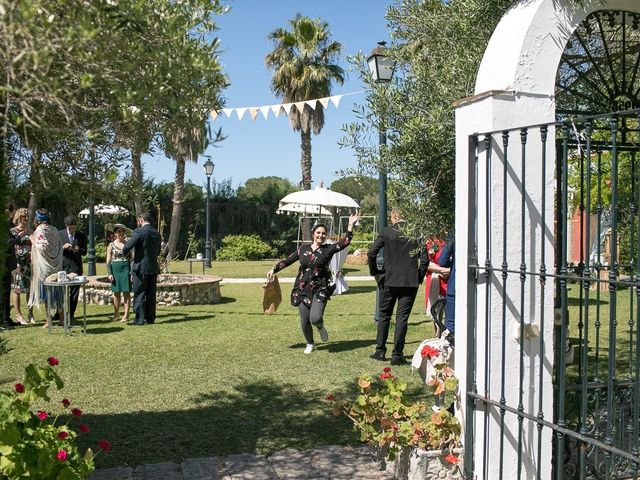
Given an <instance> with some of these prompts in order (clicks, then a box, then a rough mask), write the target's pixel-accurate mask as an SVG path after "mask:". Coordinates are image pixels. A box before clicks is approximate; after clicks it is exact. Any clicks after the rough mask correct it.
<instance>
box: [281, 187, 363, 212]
mask: <svg viewBox="0 0 640 480" xmlns="http://www.w3.org/2000/svg"><path fill="white" fill-rule="evenodd" d="M287 204H298V205H315V206H317V207H338V208H360V205H358V203H357V202H356V201H355V200H354V199H353V198H351V197H350V196H348V195H344V194H343V193H338V192H334V191H333V190H330V189H328V188H325V187H323V186H322V185H320V186H319V187H316V188H315V189H314V190H301V191H299V192H293V193H290V194H289V195H287V196H286V197H284V198H283V199H281V200H280V209H282V207H283V206H284V205H287Z"/></svg>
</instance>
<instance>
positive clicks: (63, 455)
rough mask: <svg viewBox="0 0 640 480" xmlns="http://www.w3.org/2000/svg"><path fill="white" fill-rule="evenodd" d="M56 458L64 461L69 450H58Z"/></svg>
mask: <svg viewBox="0 0 640 480" xmlns="http://www.w3.org/2000/svg"><path fill="white" fill-rule="evenodd" d="M56 458H57V459H58V460H60V461H61V462H64V461H66V460H67V452H65V451H64V450H58V454H57V455H56Z"/></svg>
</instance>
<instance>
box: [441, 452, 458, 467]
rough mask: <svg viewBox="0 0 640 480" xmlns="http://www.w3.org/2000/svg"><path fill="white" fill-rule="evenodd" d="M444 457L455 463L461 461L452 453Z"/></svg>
mask: <svg viewBox="0 0 640 480" xmlns="http://www.w3.org/2000/svg"><path fill="white" fill-rule="evenodd" d="M444 459H445V460H446V461H447V462H449V463H453V464H454V465H455V464H456V463H458V462H459V461H460V459H459V458H458V457H456V456H455V455H452V454H449V455H447V456H446V457H444Z"/></svg>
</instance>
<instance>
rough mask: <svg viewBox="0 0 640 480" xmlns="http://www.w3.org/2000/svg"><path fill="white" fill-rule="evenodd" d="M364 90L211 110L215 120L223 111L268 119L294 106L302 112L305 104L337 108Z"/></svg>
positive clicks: (252, 118) (311, 106)
mask: <svg viewBox="0 0 640 480" xmlns="http://www.w3.org/2000/svg"><path fill="white" fill-rule="evenodd" d="M362 92H364V90H359V91H357V92H351V93H343V94H341V95H332V96H330V97H322V98H314V99H312V100H303V101H301V102H293V103H278V104H275V105H262V106H259V107H234V108H223V109H222V110H211V119H212V120H215V119H216V118H218V115H220V114H221V113H224V114H225V115H226V116H227V117H228V118H231V115H233V113H234V112H235V113H236V115H237V117H238V120H242V117H244V114H245V113H247V112H249V116H250V117H251V120H253V121H255V120H256V118H257V117H258V113H261V114H262V116H263V117H264V119H265V120H268V119H269V114H270V113H273V115H274V116H275V117H276V118H278V117H279V116H280V114H281V113H284V114H285V115H289V112H291V110H292V109H294V108H296V109H297V110H298V111H299V112H302V109H303V108H304V106H305V105H309V107H310V108H312V109H313V110H315V109H316V108H324V109H325V110H326V109H327V108H328V107H329V105H330V104H333V105H335V107H336V108H338V106H339V105H340V100H342V97H346V96H348V95H357V94H359V93H362Z"/></svg>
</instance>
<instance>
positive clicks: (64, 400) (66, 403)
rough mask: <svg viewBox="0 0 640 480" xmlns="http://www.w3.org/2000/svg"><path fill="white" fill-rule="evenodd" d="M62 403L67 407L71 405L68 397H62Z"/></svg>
mask: <svg viewBox="0 0 640 480" xmlns="http://www.w3.org/2000/svg"><path fill="white" fill-rule="evenodd" d="M62 405H64V407H65V408H67V407H69V405H71V402H70V401H69V400H67V399H66V398H63V399H62Z"/></svg>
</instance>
